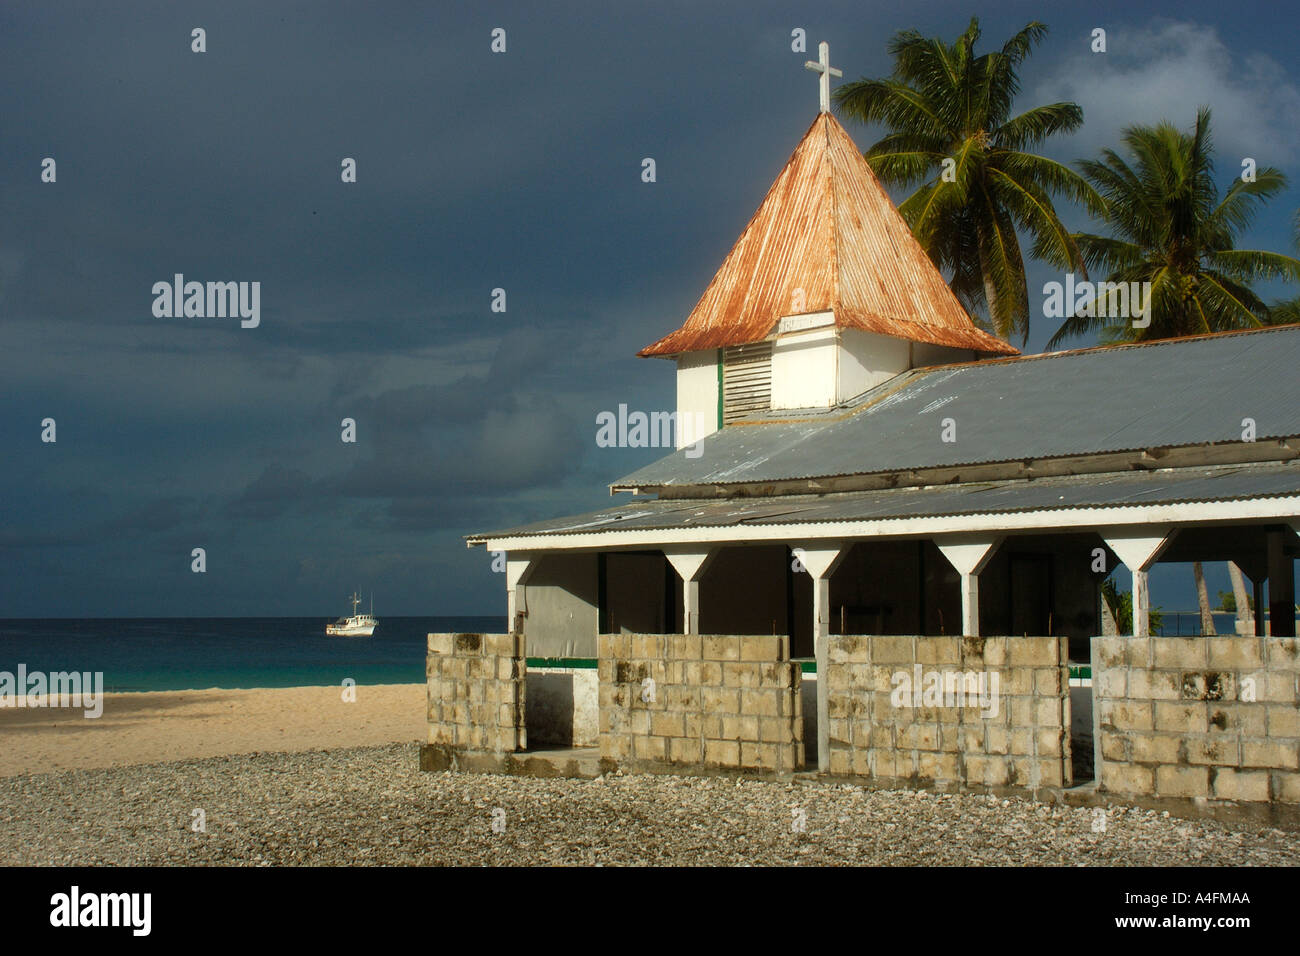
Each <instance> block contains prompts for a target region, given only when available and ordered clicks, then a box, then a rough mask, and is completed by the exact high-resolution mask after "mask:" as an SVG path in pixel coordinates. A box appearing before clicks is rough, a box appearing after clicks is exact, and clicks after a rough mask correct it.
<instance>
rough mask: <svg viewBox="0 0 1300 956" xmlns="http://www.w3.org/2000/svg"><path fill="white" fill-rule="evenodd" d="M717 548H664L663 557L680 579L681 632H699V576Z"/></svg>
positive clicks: (707, 566) (705, 569)
mask: <svg viewBox="0 0 1300 956" xmlns="http://www.w3.org/2000/svg"><path fill="white" fill-rule="evenodd" d="M717 553H718V549H716V548H713V549H706V550H702V551H701V550H694V551H690V550H684V549H678V548H671V549H670V548H665V549H664V557H666V558H667V559H668V563H669V564H671V565H672V566H673V570H674V571H676V572H677V573H678V574H679V575H680V576H681V579H682V633H683V634H698V633H700V578H702V577H704V572H705V571H707V570H708V569H709V565H710V564H711V563H712V562H713V559H714V557H716V556H717Z"/></svg>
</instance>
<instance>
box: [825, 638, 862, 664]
mask: <svg viewBox="0 0 1300 956" xmlns="http://www.w3.org/2000/svg"><path fill="white" fill-rule="evenodd" d="M832 654H833V655H835V657H836V658H838V659H839V660H840V661H853V662H856V663H860V664H866V663H870V661H871V638H869V637H866V636H864V635H861V634H831V635H829V642H828V645H827V656H830V655H832Z"/></svg>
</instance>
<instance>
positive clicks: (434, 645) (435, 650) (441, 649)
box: [429, 634, 455, 655]
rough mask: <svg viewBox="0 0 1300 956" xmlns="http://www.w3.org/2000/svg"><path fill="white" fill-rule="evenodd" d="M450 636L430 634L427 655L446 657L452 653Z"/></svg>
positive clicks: (451, 636)
mask: <svg viewBox="0 0 1300 956" xmlns="http://www.w3.org/2000/svg"><path fill="white" fill-rule="evenodd" d="M454 636H455V635H452V634H430V635H429V653H430V654H440V655H447V654H450V653H451V651H452V638H453V637H454Z"/></svg>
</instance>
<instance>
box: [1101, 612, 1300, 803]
mask: <svg viewBox="0 0 1300 956" xmlns="http://www.w3.org/2000/svg"><path fill="white" fill-rule="evenodd" d="M1092 680H1093V693H1094V701H1095V718H1094V721H1095V727H1094V734H1095V736H1096V750H1097V780H1098V790H1099V791H1100V792H1109V793H1113V794H1116V795H1122V796H1127V797H1140V798H1150V797H1154V798H1161V799H1171V800H1190V801H1193V802H1205V801H1207V800H1208V801H1234V802H1239V803H1252V804H1254V803H1259V804H1263V803H1275V804H1300V639H1297V638H1294V637H1253V636H1251V637H1194V638H1179V637H1094V638H1093V639H1092Z"/></svg>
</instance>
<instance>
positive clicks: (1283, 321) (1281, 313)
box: [1269, 209, 1300, 325]
mask: <svg viewBox="0 0 1300 956" xmlns="http://www.w3.org/2000/svg"><path fill="white" fill-rule="evenodd" d="M1295 247H1296V248H1297V249H1300V209H1297V210H1296V213H1295ZM1269 311H1271V312H1272V313H1273V321H1275V322H1277V323H1278V324H1279V325H1291V324H1293V323H1296V322H1300V296H1297V297H1296V298H1294V299H1285V300H1283V301H1281V302H1274V303H1273V304H1272V305H1271V306H1269Z"/></svg>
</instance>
